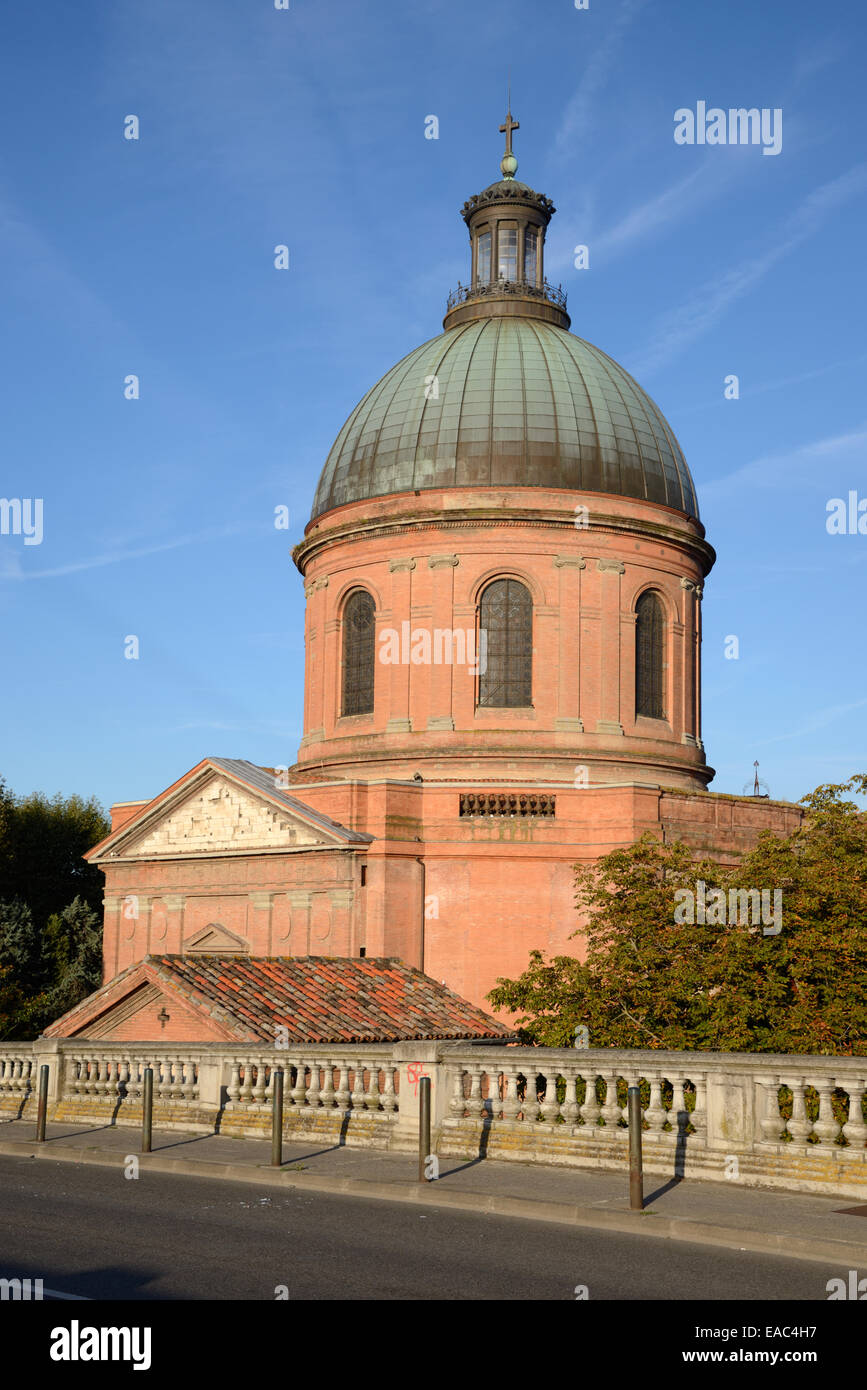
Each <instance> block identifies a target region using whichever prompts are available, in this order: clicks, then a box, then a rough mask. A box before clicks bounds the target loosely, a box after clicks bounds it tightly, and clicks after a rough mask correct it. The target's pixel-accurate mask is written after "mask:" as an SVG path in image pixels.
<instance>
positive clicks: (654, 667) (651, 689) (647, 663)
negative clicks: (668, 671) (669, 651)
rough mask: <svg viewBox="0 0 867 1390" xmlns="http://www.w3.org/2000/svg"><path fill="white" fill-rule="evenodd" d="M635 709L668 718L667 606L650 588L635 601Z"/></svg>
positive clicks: (649, 715) (639, 712) (657, 716)
mask: <svg viewBox="0 0 867 1390" xmlns="http://www.w3.org/2000/svg"><path fill="white" fill-rule="evenodd" d="M635 713H636V714H637V715H638V714H643V715H646V716H647V718H648V719H665V717H666V715H665V609H664V608H663V606H662V599H661V598H660V597H659V594H655V593H653V591H652V590H650V589H648V590H647V592H646V593H643V594H642V595H641V597H640V599H639V600H638V602H637V604H636V605H635Z"/></svg>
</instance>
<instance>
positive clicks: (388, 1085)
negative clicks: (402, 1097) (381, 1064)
mask: <svg viewBox="0 0 867 1390" xmlns="http://www.w3.org/2000/svg"><path fill="white" fill-rule="evenodd" d="M382 1108H383V1110H384V1111H385V1112H386V1114H388V1115H390V1114H392V1112H393V1111H395V1110H396V1109H397V1096H396V1095H395V1091H394V1067H393V1066H392V1065H391V1062H386V1064H385V1090H384V1091H383V1093H382Z"/></svg>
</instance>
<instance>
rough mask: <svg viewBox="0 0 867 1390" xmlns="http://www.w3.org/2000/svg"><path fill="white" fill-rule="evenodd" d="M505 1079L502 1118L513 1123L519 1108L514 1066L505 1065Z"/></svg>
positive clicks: (516, 1077) (516, 1075)
mask: <svg viewBox="0 0 867 1390" xmlns="http://www.w3.org/2000/svg"><path fill="white" fill-rule="evenodd" d="M503 1076H504V1080H505V1088H504V1089H505V1094H504V1096H503V1119H504V1120H508V1121H509V1123H510V1124H514V1122H515V1120H516V1119H517V1117H518V1111H519V1110H520V1108H521V1102H520V1101H519V1100H518V1073H517V1072H516V1070H515V1068H514V1067H509V1066H507V1067H506V1068H505V1070H504V1072H503Z"/></svg>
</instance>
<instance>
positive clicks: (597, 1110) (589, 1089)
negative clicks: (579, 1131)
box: [578, 1072, 602, 1130]
mask: <svg viewBox="0 0 867 1390" xmlns="http://www.w3.org/2000/svg"><path fill="white" fill-rule="evenodd" d="M584 1081H585V1084H586V1091H585V1094H584V1104H583V1105H582V1106H580V1107H579V1111H578V1113H579V1114H580V1116H581V1118H582V1120H583V1121H584V1124H585V1125H586V1126H587V1128H588V1129H593V1130H596V1129H598V1128H599V1126H598V1125H597V1123H596V1121H597V1120H598V1119H599V1116H600V1115H601V1114H602V1107H601V1106H600V1104H599V1101H598V1100H597V1099H596V1073H595V1072H587V1073H586V1074H585V1075H584Z"/></svg>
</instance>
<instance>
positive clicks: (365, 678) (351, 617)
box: [343, 589, 376, 714]
mask: <svg viewBox="0 0 867 1390" xmlns="http://www.w3.org/2000/svg"><path fill="white" fill-rule="evenodd" d="M375 670H376V607H375V605H374V602H373V599H372V598H371V596H370V594H369V593H367V591H366V590H365V589H356V591H355V593H354V594H350V596H349V598H348V599H347V600H346V605H345V607H344V609H343V713H344V714H370V713H372V711H373V675H374V671H375Z"/></svg>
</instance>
